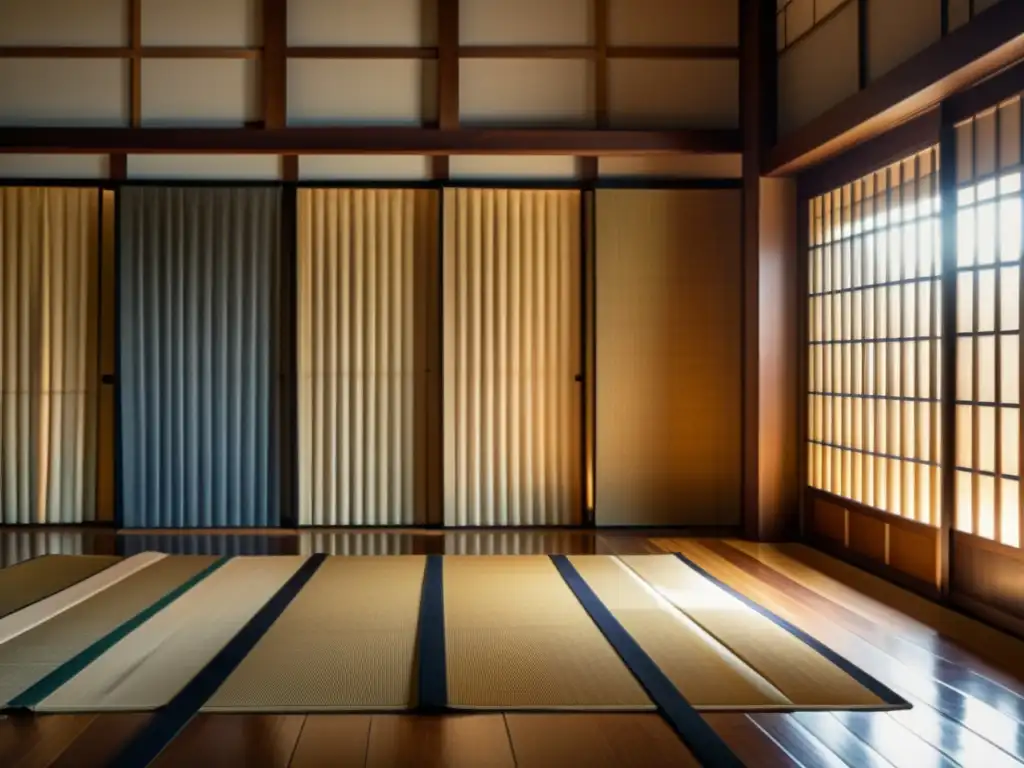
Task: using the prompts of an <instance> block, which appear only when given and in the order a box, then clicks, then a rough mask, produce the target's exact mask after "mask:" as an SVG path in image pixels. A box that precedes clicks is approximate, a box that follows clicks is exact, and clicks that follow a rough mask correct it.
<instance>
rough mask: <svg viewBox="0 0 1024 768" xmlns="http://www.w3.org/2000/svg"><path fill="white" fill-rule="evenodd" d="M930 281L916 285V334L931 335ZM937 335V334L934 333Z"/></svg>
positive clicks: (932, 286) (931, 288) (931, 285)
mask: <svg viewBox="0 0 1024 768" xmlns="http://www.w3.org/2000/svg"><path fill="white" fill-rule="evenodd" d="M934 287H935V286H934V285H933V284H932V283H931V282H927V283H919V284H918V286H917V335H918V336H931V335H933V330H934V329H933V328H932V311H933V310H932V290H933V288H934ZM935 335H937V334H935Z"/></svg>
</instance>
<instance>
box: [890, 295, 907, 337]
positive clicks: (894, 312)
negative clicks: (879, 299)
mask: <svg viewBox="0 0 1024 768" xmlns="http://www.w3.org/2000/svg"><path fill="white" fill-rule="evenodd" d="M902 292H903V287H902V286H900V285H890V286H889V287H888V289H886V294H887V295H888V297H889V302H888V306H887V309H886V311H887V313H888V316H889V333H888V336H889V337H890V338H897V337H900V336H904V335H906V333H907V331H908V330H909V329H907V328H904V327H903V313H902V312H901V311H900V294H901V293H902Z"/></svg>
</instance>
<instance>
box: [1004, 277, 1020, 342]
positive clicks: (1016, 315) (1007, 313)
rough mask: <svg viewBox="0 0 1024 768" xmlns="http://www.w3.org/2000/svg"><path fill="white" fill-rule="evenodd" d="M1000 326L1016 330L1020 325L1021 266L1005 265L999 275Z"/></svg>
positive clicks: (1006, 329) (1008, 329)
mask: <svg viewBox="0 0 1024 768" xmlns="http://www.w3.org/2000/svg"><path fill="white" fill-rule="evenodd" d="M999 327H1000V328H1001V329H1003V330H1004V331H1015V330H1017V329H1018V328H1019V327H1020V268H1019V267H1003V270H1002V272H1001V274H1000V275H999Z"/></svg>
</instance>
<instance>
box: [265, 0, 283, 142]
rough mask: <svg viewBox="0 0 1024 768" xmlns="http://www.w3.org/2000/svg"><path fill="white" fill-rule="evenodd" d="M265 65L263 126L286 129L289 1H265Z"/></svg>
mask: <svg viewBox="0 0 1024 768" xmlns="http://www.w3.org/2000/svg"><path fill="white" fill-rule="evenodd" d="M262 19H263V67H262V72H261V73H260V74H261V77H260V84H261V87H262V94H263V125H264V127H266V128H277V129H279V128H284V126H285V123H286V121H287V111H288V107H287V94H286V89H287V80H288V78H287V67H288V62H287V59H286V58H285V46H286V45H287V42H288V7H287V3H286V0H263V15H262Z"/></svg>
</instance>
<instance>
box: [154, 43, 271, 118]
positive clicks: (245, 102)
mask: <svg viewBox="0 0 1024 768" xmlns="http://www.w3.org/2000/svg"><path fill="white" fill-rule="evenodd" d="M258 68H259V67H258V63H257V62H255V61H250V60H245V59H144V60H143V62H142V124H143V125H144V126H171V125H208V126H241V125H243V124H244V123H246V122H247V121H250V120H257V119H259V117H260V94H259V91H258V88H257V77H258ZM199 84H201V87H198V86H199Z"/></svg>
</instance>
